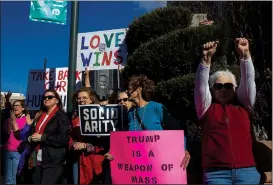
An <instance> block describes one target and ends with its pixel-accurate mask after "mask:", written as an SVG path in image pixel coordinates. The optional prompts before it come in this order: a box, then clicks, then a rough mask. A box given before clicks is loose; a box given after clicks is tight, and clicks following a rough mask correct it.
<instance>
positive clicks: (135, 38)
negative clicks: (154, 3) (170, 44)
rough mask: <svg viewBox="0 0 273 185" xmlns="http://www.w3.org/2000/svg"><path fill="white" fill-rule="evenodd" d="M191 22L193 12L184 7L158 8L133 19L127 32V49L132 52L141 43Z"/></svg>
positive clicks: (181, 27)
mask: <svg viewBox="0 0 273 185" xmlns="http://www.w3.org/2000/svg"><path fill="white" fill-rule="evenodd" d="M190 24H191V14H190V12H189V10H187V9H185V8H183V7H166V8H163V9H161V8H160V9H156V10H155V11H153V12H151V13H147V14H145V15H143V16H142V17H140V18H139V19H136V20H134V21H133V23H132V24H131V25H130V26H129V29H128V32H127V34H126V43H127V47H128V48H127V50H128V53H129V54H132V53H133V52H134V50H135V49H137V48H138V47H139V46H140V45H141V43H145V42H147V41H149V40H150V39H153V38H157V37H159V36H161V35H164V34H165V33H168V32H170V31H174V30H177V29H183V28H186V27H188V26H189V25H190Z"/></svg>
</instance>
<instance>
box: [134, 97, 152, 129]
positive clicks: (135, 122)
mask: <svg viewBox="0 0 273 185" xmlns="http://www.w3.org/2000/svg"><path fill="white" fill-rule="evenodd" d="M148 103H149V102H146V103H145V105H144V110H143V113H142V117H141V122H140V123H139V126H140V127H141V125H143V119H144V115H145V112H146V108H147V105H148ZM136 111H137V108H135V110H134V129H135V131H136V124H137V119H136V114H137V113H136ZM141 128H142V127H141Z"/></svg>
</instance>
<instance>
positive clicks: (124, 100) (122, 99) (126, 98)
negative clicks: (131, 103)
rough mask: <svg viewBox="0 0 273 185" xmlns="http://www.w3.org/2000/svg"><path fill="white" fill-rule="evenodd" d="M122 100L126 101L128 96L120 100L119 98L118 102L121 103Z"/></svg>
mask: <svg viewBox="0 0 273 185" xmlns="http://www.w3.org/2000/svg"><path fill="white" fill-rule="evenodd" d="M122 101H123V102H126V101H128V98H122V99H119V100H118V103H120V102H122Z"/></svg>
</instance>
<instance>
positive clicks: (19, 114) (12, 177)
mask: <svg viewBox="0 0 273 185" xmlns="http://www.w3.org/2000/svg"><path fill="white" fill-rule="evenodd" d="M26 112H27V109H26V107H25V104H24V101H22V100H17V101H15V102H14V103H13V107H12V110H11V114H10V118H9V119H7V120H6V122H5V131H6V132H7V134H8V135H9V137H8V140H7V141H6V143H5V144H4V145H3V151H4V152H3V155H4V158H3V159H4V166H5V168H4V184H16V174H17V167H18V163H19V159H20V153H19V152H18V151H19V149H20V147H22V141H20V139H19V137H18V136H17V135H16V134H15V131H16V130H14V125H17V126H18V129H22V128H23V127H24V126H25V124H26V116H25V115H26Z"/></svg>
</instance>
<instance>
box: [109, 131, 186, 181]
mask: <svg viewBox="0 0 273 185" xmlns="http://www.w3.org/2000/svg"><path fill="white" fill-rule="evenodd" d="M110 137H111V140H110V142H111V149H110V150H111V153H112V155H113V156H114V160H113V161H111V176H112V183H113V184H186V183H187V175H186V171H185V170H183V168H181V167H180V164H181V162H182V160H183V157H184V155H185V149H184V131H180V130H179V131H171V130H164V131H128V132H111V135H110Z"/></svg>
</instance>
